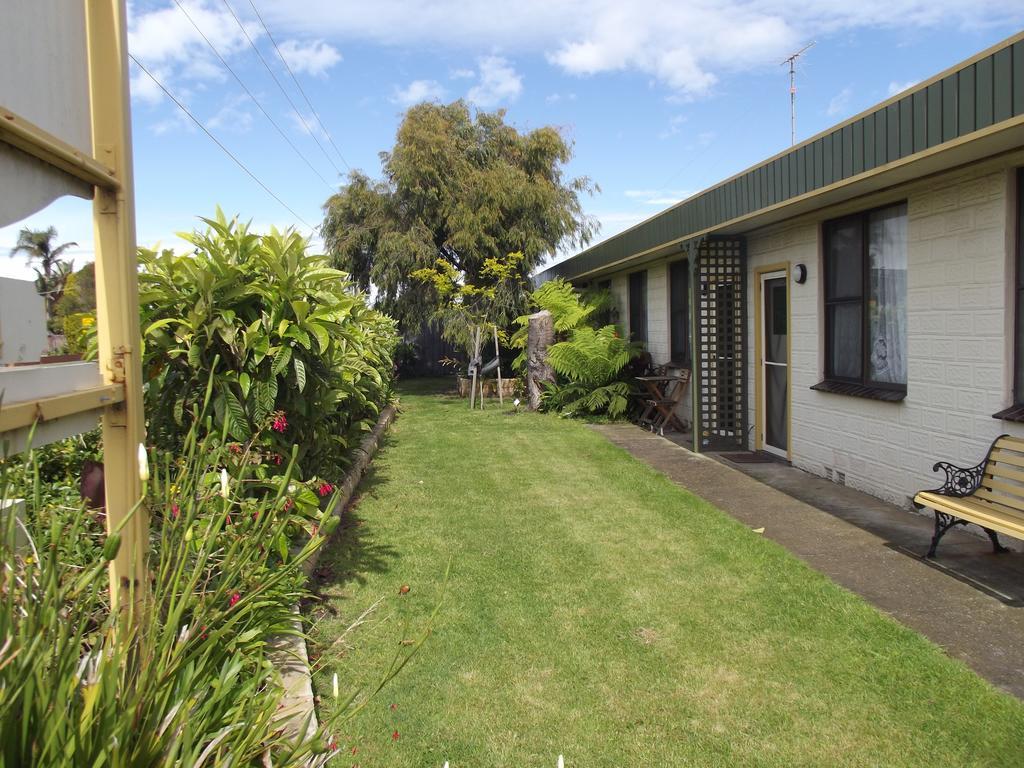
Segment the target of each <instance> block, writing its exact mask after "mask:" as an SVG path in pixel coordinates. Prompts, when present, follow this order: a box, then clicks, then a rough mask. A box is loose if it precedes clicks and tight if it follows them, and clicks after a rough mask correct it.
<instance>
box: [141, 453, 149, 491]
mask: <svg viewBox="0 0 1024 768" xmlns="http://www.w3.org/2000/svg"><path fill="white" fill-rule="evenodd" d="M139 480H141V481H142V482H144V483H148V482H149V454H147V453H146V446H144V445H143V444H142V443H139Z"/></svg>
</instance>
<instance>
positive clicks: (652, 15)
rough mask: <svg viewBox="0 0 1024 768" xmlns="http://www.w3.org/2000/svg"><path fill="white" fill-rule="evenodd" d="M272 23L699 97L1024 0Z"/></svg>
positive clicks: (430, 1) (429, 9)
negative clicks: (618, 78)
mask: <svg viewBox="0 0 1024 768" xmlns="http://www.w3.org/2000/svg"><path fill="white" fill-rule="evenodd" d="M261 12H263V13H264V16H265V17H269V18H270V20H271V22H272V24H273V25H274V26H272V28H276V27H281V28H285V29H288V30H289V31H290V32H292V33H302V34H305V35H314V36H316V37H319V38H325V39H329V40H341V39H355V40H368V41H372V42H376V43H383V44H388V45H397V46H411V45H416V46H432V47H435V48H441V49H443V50H462V51H466V50H469V51H479V50H492V51H498V52H501V51H510V50H515V51H516V52H517V54H519V53H520V52H522V53H526V52H529V53H537V52H540V53H544V54H546V55H547V56H548V58H549V60H550V61H552V62H553V63H554V64H555V65H557V66H558V67H560V68H562V69H563V70H565V71H566V72H569V73H573V74H577V75H594V74H599V73H606V72H617V71H624V72H625V71H628V72H634V73H639V74H641V75H644V76H646V77H648V78H653V79H654V80H656V81H657V82H659V83H661V84H662V85H663V86H665V87H667V88H669V89H671V90H672V92H673V93H674V94H676V95H677V97H680V98H683V99H686V98H697V97H700V96H702V95H704V94H706V93H707V92H708V91H709V90H711V89H713V88H714V85H715V83H716V82H717V80H718V79H719V78H720V77H721V76H722V75H723V74H726V73H728V72H730V71H742V70H750V69H754V68H761V67H765V66H766V65H767V63H768V62H771V63H772V66H773V67H774V64H775V63H776V62H778V61H780V60H781V59H782V57H783V56H785V55H786V54H788V53H790V52H792V50H794V45H796V44H797V43H802V42H806V41H807V40H811V39H814V38H815V37H817V36H819V35H828V34H835V33H839V32H842V31H846V30H853V29H863V28H876V29H879V28H885V29H893V28H927V27H932V26H939V25H942V26H945V27H950V28H971V27H974V28H977V27H981V26H984V25H988V24H995V23H999V24H1019V23H1020V22H1024V6H1022V4H1021V3H1020V0H988V2H985V3H965V2H963V0H860V1H859V2H856V3H850V2H849V0H818V2H814V3H804V4H803V5H802V6H800V8H799V11H796V10H795V9H794V6H793V3H792V0H717V1H716V0H688V2H676V3H666V2H664V0H632V1H631V2H628V3H623V2H621V0H521V1H520V2H518V3H514V4H506V5H503V6H501V10H500V12H496V10H495V6H494V4H493V2H490V1H489V0H376V2H374V3H371V4H367V3H364V2H357V0H305V2H304V3H303V8H302V12H301V13H296V12H295V9H294V0H263V3H262V5H261Z"/></svg>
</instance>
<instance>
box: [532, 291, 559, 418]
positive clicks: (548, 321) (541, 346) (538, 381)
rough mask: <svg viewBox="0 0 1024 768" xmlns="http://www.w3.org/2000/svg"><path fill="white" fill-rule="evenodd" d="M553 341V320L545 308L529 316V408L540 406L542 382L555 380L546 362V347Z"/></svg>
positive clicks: (553, 373) (534, 409)
mask: <svg viewBox="0 0 1024 768" xmlns="http://www.w3.org/2000/svg"><path fill="white" fill-rule="evenodd" d="M554 341H555V321H554V318H553V317H552V316H551V313H550V312H548V311H547V310H546V309H545V310H541V311H540V312H536V313H534V314H532V315H530V317H529V325H528V326H527V335H526V394H527V396H528V397H529V400H530V410H531V411H536V410H537V409H538V408H540V396H541V394H542V393H543V392H544V383H545V382H547V383H552V382H554V380H555V371H554V369H553V368H552V367H551V366H550V365H549V364H548V347H550V346H551V345H552V344H553V343H554Z"/></svg>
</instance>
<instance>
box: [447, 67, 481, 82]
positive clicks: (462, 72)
mask: <svg viewBox="0 0 1024 768" xmlns="http://www.w3.org/2000/svg"><path fill="white" fill-rule="evenodd" d="M448 77H450V78H451V79H452V80H468V79H470V78H474V77H476V70H475V69H453V70H452V71H451V72H449V73H448Z"/></svg>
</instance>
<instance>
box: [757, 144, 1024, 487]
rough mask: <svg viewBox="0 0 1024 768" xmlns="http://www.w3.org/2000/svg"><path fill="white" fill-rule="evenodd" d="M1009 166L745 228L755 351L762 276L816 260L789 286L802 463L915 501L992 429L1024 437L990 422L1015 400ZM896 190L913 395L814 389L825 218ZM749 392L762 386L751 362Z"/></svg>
mask: <svg viewBox="0 0 1024 768" xmlns="http://www.w3.org/2000/svg"><path fill="white" fill-rule="evenodd" d="M1012 167H1013V165H1012V163H1010V162H1009V161H1007V162H1006V163H1005V164H1004V165H1003V166H1002V167H1000V166H998V165H993V164H992V163H989V164H985V165H982V166H977V167H976V168H975V169H974V170H967V171H957V172H953V173H949V174H946V175H944V176H941V177H936V178H932V179H929V180H927V181H926V182H917V183H914V184H911V185H908V186H907V187H906V188H904V189H902V190H891V191H889V192H887V193H885V196H884V198H881V197H880V198H878V199H877V200H865V201H863V202H862V203H860V204H859V205H857V206H851V205H844V206H843V207H842V209H841V210H839V209H836V210H835V211H823V212H822V214H821V216H819V217H817V218H807V219H803V220H801V221H800V222H799V223H794V224H789V225H779V226H775V227H772V228H769V229H765V230H761V231H757V232H754V233H751V234H749V235H748V241H747V242H748V255H749V274H748V280H749V283H748V285H749V289H750V291H751V293H750V294H749V296H750V297H751V300H750V302H749V317H748V321H749V322H748V333H749V335H748V340H749V342H750V346H751V347H753V340H754V301H753V296H754V293H753V292H754V291H755V290H756V285H755V282H754V281H755V274H754V270H755V269H757V268H758V267H760V266H764V265H768V264H774V263H778V262H789V263H790V264H792V265H795V264H798V263H803V264H805V265H806V266H807V271H808V279H807V282H806V283H805V284H804V285H796V284H794V283H792V282H791V283H790V286H789V288H790V302H791V312H792V323H791V332H792V350H793V351H792V357H793V359H792V361H791V375H792V378H793V384H792V387H793V391H792V410H793V413H792V415H791V422H790V429H791V431H792V461H793V464H794V465H795V466H798V467H801V468H802V469H806V470H808V471H810V472H814V473H816V474H825V470H826V468H828V469H832V470H838V471H840V472H844V473H845V474H846V484H847V485H850V486H853V487H855V488H858V489H860V490H864V491H867V492H869V493H871V494H873V495H876V496H879V497H881V498H883V499H886V500H888V501H892V502H894V503H897V504H901V505H908V504H909V498H910V497H911V496H912V495H913V494H914V492H915V491H917V490H920V489H922V488H926V487H933V486H934V485H935V484H936V480H937V479H938V478H936V476H935V475H934V474H933V473H932V472H931V466H932V464H933V463H934V462H935V461H937V460H940V459H941V460H947V461H952V462H954V463H958V464H961V465H971V464H975V463H977V462H978V461H979V460H980V459H981V458H982V456H983V455H984V452H985V450H986V448H987V447H988V445H989V443H990V442H991V441H992V439H993V438H995V437H996V436H997V435H999V434H1001V433H1004V432H1008V433H1010V434H1016V435H1019V436H1024V425H1019V424H1012V423H1009V422H1000V421H997V420H995V419H993V418H992V414H993V413H995V412H996V411H998V410H1000V409H1002V408H1004V407H1006V406H1007V405H1008V404H1009V399H1010V382H1011V380H1012V367H1011V366H1012V363H1011V359H1012V358H1011V357H1010V354H1009V350H1010V348H1011V340H1009V339H1007V334H1006V328H1007V327H1009V325H1010V321H1011V319H1012V304H1011V303H1010V302H1009V300H1008V290H1007V287H1006V285H1007V280H1006V275H1007V274H1008V259H1009V258H1010V257H1011V256H1012V251H1009V250H1008V245H1007V244H1008V240H1009V238H1008V236H1007V233H1008V231H1012V227H1013V222H1012V219H1011V218H1010V214H1009V201H1008V196H1007V192H1008V190H1009V188H1010V185H1009V179H1010V173H1011V168H1012ZM900 196H902V197H903V198H904V199H906V200H907V204H908V209H907V216H908V251H907V257H908V272H907V281H908V283H907V300H908V312H907V326H908V330H907V353H908V373H907V378H908V381H907V398H906V400H904V401H903V402H902V403H884V402H879V401H874V400H865V399H861V398H854V397H847V396H843V395H834V394H827V393H822V392H815V391H812V390H810V389H809V387H810V386H811V385H813V384H815V383H817V382H818V381H820V380H821V379H822V378H823V371H824V344H823V339H822V335H823V327H824V326H823V321H822V319H821V309H820V308H821V302H822V286H821V281H820V274H821V257H820V246H819V231H820V224H821V222H822V221H823V220H825V219H827V218H831V217H833V216H834V215H837V214H841V213H849V212H852V211H854V210H865V209H868V208H872V207H874V206H876V205H880V204H886V203H888V202H891V201H894V200H898V199H900ZM1008 227H1009V228H1010V229H1009V230H1008ZM751 359H752V358H751ZM749 386H750V390H749V391H750V392H751V393H753V392H754V369H753V368H752V369H751V370H750V371H749ZM752 399H753V398H752ZM753 417H754V413H753V408H752V409H751V418H752V419H753ZM751 436H752V437H753V433H751Z"/></svg>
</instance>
